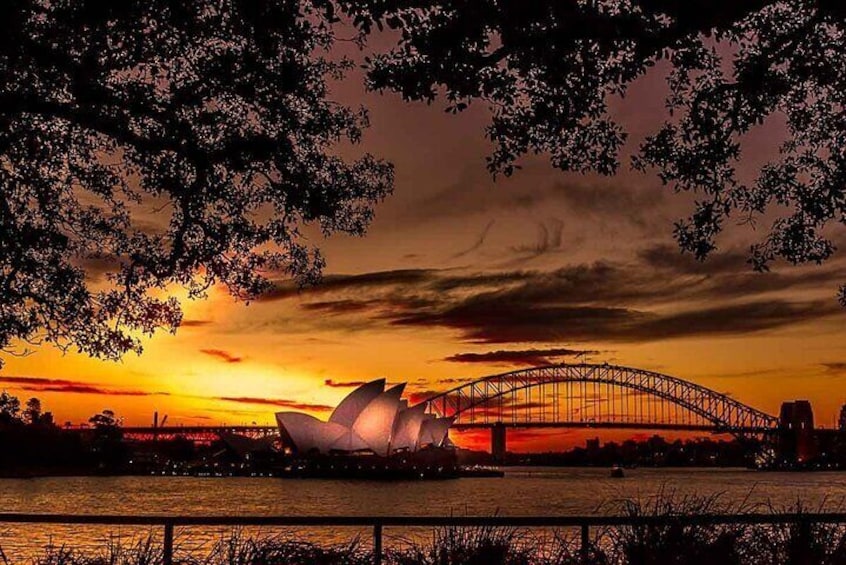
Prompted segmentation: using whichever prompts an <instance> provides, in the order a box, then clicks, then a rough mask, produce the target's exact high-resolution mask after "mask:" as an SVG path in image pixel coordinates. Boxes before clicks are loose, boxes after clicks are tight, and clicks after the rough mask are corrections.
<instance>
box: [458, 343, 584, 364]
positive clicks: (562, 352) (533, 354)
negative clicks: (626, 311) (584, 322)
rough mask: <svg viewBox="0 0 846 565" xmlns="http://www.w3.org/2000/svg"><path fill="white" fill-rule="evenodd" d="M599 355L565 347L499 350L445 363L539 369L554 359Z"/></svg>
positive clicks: (461, 354)
mask: <svg viewBox="0 0 846 565" xmlns="http://www.w3.org/2000/svg"><path fill="white" fill-rule="evenodd" d="M598 353H600V352H599V351H595V350H588V349H568V348H563V347H557V348H551V349H517V350H514V349H499V350H496V351H486V352H484V353H456V354H455V355H450V356H449V357H445V358H444V361H451V362H453V363H483V364H490V365H509V366H516V367H522V366H529V367H538V366H541V365H550V364H552V363H553V361H554V359H556V358H560V357H578V356H580V355H595V354H598Z"/></svg>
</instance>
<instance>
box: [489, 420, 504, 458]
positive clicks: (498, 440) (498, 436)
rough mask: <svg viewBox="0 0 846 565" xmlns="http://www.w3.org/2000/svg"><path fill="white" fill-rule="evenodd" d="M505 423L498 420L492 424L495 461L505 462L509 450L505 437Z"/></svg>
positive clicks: (492, 444) (492, 446)
mask: <svg viewBox="0 0 846 565" xmlns="http://www.w3.org/2000/svg"><path fill="white" fill-rule="evenodd" d="M506 429H507V428H506V427H505V424H503V423H502V422H497V423H495V424H494V425H493V426H491V455H492V456H493V460H494V462H495V463H505V453H506V450H507V445H506V438H505V430H506Z"/></svg>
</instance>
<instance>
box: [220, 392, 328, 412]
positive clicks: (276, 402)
mask: <svg viewBox="0 0 846 565" xmlns="http://www.w3.org/2000/svg"><path fill="white" fill-rule="evenodd" d="M216 400H223V401H225V402H237V403H240V404H261V405H263V406H277V407H279V408H290V409H292V410H311V411H314V412H329V411H331V410H332V409H333V407H332V406H327V405H325V404H309V403H306V402H298V401H296V400H287V399H284V398H258V397H251V396H218V397H216Z"/></svg>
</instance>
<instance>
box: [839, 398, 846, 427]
mask: <svg viewBox="0 0 846 565" xmlns="http://www.w3.org/2000/svg"><path fill="white" fill-rule="evenodd" d="M837 427H838V428H840V431H841V432H846V404H844V405H843V406H842V407H841V408H840V420H838V426H837Z"/></svg>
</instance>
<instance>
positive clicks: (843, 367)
mask: <svg viewBox="0 0 846 565" xmlns="http://www.w3.org/2000/svg"><path fill="white" fill-rule="evenodd" d="M822 366H823V368H824V369H825V370H826V371H827V372H829V373H835V374H841V373H846V362H843V361H836V362H833V363H822Z"/></svg>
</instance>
